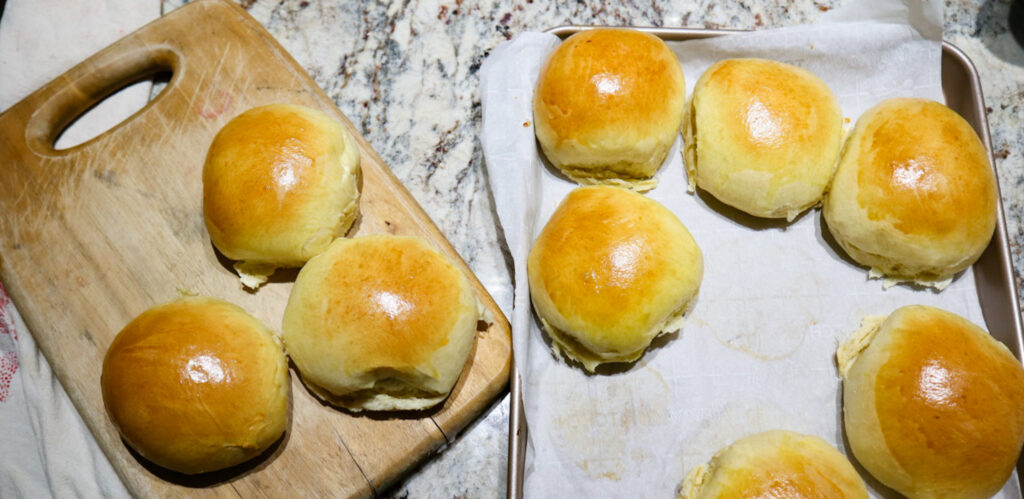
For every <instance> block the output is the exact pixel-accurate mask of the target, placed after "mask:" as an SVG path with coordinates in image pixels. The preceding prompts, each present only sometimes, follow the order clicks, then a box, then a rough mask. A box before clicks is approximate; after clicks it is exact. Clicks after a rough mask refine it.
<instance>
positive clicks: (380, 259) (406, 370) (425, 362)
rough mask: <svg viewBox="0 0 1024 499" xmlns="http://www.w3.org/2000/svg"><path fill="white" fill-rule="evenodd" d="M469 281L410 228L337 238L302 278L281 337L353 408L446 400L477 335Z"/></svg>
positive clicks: (323, 393)
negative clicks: (396, 232) (408, 233)
mask: <svg viewBox="0 0 1024 499" xmlns="http://www.w3.org/2000/svg"><path fill="white" fill-rule="evenodd" d="M479 318H480V309H479V306H478V303H477V300H476V295H475V294H474V292H473V288H472V285H471V284H470V282H469V280H468V279H467V278H466V276H465V275H464V274H463V273H462V272H461V271H459V269H457V268H456V267H455V266H454V265H452V263H451V262H449V261H448V260H447V259H446V258H445V257H444V256H443V255H441V254H440V253H438V252H437V251H436V250H434V249H432V248H430V247H429V246H427V244H426V243H425V242H423V241H422V240H420V239H418V238H413V237H400V236H390V235H375V236H366V237H359V238H355V239H338V240H336V241H335V242H334V243H332V244H331V246H330V247H328V248H327V250H326V251H324V252H323V253H321V254H320V255H318V256H316V257H313V258H312V259H311V260H310V261H309V263H307V264H306V266H305V267H303V268H302V271H301V272H299V276H298V278H297V279H296V280H295V287H294V288H293V289H292V293H291V296H290V298H289V300H288V305H287V307H286V308H285V312H284V327H283V329H284V341H285V345H286V348H287V350H288V354H289V355H290V356H291V358H292V361H294V362H295V365H296V367H297V368H298V370H299V373H300V374H301V375H302V379H303V381H304V382H305V383H306V386H308V387H309V388H310V390H312V391H313V392H314V393H316V394H317V395H318V396H320V397H321V398H323V399H324V400H326V401H327V402H330V403H332V404H334V405H338V406H341V407H346V408H348V409H351V410H356V411H358V410H363V409H367V410H375V411H384V410H418V409H426V408H429V407H432V406H434V405H437V404H438V403H440V402H441V401H443V400H444V399H445V398H446V397H447V396H448V393H449V392H450V391H451V389H452V388H453V387H454V386H455V383H456V381H458V378H459V375H460V373H461V372H462V370H463V367H464V366H465V365H466V362H467V360H468V359H469V354H470V352H471V351H472V348H473V341H474V338H475V337H476V325H477V321H478V320H479Z"/></svg>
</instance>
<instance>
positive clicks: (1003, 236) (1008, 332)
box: [507, 26, 1024, 499]
mask: <svg viewBox="0 0 1024 499" xmlns="http://www.w3.org/2000/svg"><path fill="white" fill-rule="evenodd" d="M595 27H596V26H559V27H556V28H551V29H549V30H547V32H548V33H552V34H554V35H556V36H558V37H559V38H562V39H564V38H566V37H568V36H570V35H572V34H574V33H577V32H579V31H584V30H587V29H593V28H595ZM633 29H636V30H639V31H644V32H646V33H651V34H653V35H655V36H658V37H660V38H661V39H663V40H665V41H667V42H683V41H687V40H697V39H701V38H711V37H715V36H723V35H729V34H734V33H741V32H742V30H715V29H692V28H633ZM942 91H943V94H944V95H945V98H946V105H947V106H949V107H950V108H952V109H953V110H954V111H956V112H957V113H960V115H961V116H963V117H964V119H966V120H967V122H968V123H970V124H971V126H972V127H974V130H975V131H976V132H978V135H979V136H980V137H981V140H982V142H983V143H984V144H985V148H986V149H988V154H989V163H990V164H991V165H992V169H993V170H995V161H994V158H993V157H992V139H991V137H990V136H989V131H988V118H987V117H986V114H985V99H984V97H983V96H982V92H981V79H980V78H979V77H978V71H977V70H976V69H975V67H974V63H973V62H971V59H970V58H969V57H967V54H965V53H964V52H963V51H962V50H960V49H959V48H957V47H956V46H955V45H953V44H952V43H949V42H946V41H943V42H942ZM998 178H999V177H998V175H997V176H996V179H997V184H998ZM998 209H999V216H998V217H997V226H996V232H995V234H994V235H993V237H992V241H991V242H990V243H989V245H988V248H987V249H986V250H985V252H984V253H983V254H982V255H981V258H980V259H978V261H977V262H976V263H975V264H974V278H975V281H976V285H977V291H978V300H979V302H980V304H981V310H982V313H983V314H984V316H985V325H986V326H987V328H988V330H989V332H990V333H991V334H992V336H993V337H995V338H996V339H997V340H999V341H1001V342H1003V343H1004V344H1005V345H1006V346H1007V347H1008V348H1009V349H1010V351H1011V352H1013V354H1014V355H1015V356H1017V358H1018V359H1024V349H1022V348H1024V333H1022V330H1021V316H1020V305H1019V302H1018V301H1017V287H1016V284H1015V282H1014V274H1013V262H1012V261H1011V259H1010V247H1009V238H1008V236H1007V233H1006V218H1005V214H1004V213H1003V203H1002V195H1001V194H1000V200H999V203H998ZM509 390H510V392H511V404H512V407H511V410H510V412H509V430H508V439H509V445H508V481H507V492H508V497H509V498H515V499H519V498H521V497H522V496H523V467H524V461H525V459H526V435H527V431H528V430H527V427H526V418H525V415H524V414H523V397H522V391H521V390H522V386H521V383H520V380H519V371H518V370H517V369H516V366H515V363H513V364H512V371H511V381H510V385H509ZM1017 479H1018V480H1019V481H1021V488H1022V489H1024V460H1021V461H1018V463H1017Z"/></svg>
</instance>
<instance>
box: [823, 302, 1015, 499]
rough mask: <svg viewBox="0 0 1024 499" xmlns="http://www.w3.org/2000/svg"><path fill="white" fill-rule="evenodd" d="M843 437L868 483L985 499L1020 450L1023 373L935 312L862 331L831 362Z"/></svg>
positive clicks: (916, 311) (972, 332)
mask: <svg viewBox="0 0 1024 499" xmlns="http://www.w3.org/2000/svg"><path fill="white" fill-rule="evenodd" d="M837 360H838V361H839V368H840V372H841V374H842V376H843V378H844V381H843V410H844V415H845V417H844V420H845V424H846V436H847V438H848V439H849V442H850V448H851V449H852V450H853V455H854V456H856V457H857V460H858V461H859V462H860V464H861V465H863V466H864V468H865V469H867V470H868V471H869V472H870V473H871V474H872V475H874V476H875V478H877V479H878V480H879V481H881V482H882V483H884V484H885V485H887V486H889V487H891V488H893V489H895V490H896V491H898V492H899V493H901V494H904V495H906V496H907V497H910V498H911V499H914V498H939V497H957V498H987V497H991V496H992V495H993V494H995V493H996V492H998V491H999V489H1000V488H1001V487H1002V486H1003V484H1004V483H1005V482H1006V480H1007V478H1009V477H1010V472H1012V471H1013V467H1014V465H1015V464H1016V462H1017V456H1018V455H1019V454H1020V450H1021V445H1022V444H1024V369H1022V368H1021V364H1020V362H1018V361H1017V359H1015V358H1014V357H1013V355H1012V354H1010V351H1009V350H1007V349H1006V347H1005V346H1003V344H1002V343H999V342H998V341H996V340H995V339H993V338H992V337H991V336H989V334H988V333H987V332H985V330H983V329H981V328H979V327H978V326H975V325H974V324H972V323H970V322H969V321H967V320H966V319H964V318H962V317H960V316H957V315H955V314H952V313H950V312H946V311H943V310H940V309H937V308H932V307H926V306H920V305H917V306H908V307H903V308H900V309H897V310H896V311H895V312H893V313H892V314H891V315H889V317H888V318H886V319H885V321H884V322H882V321H880V320H874V321H865V326H864V327H862V328H861V330H860V331H858V332H857V333H856V334H855V335H854V336H853V337H852V338H851V339H850V340H849V341H848V342H847V343H846V344H844V345H843V346H841V347H840V350H839V352H838V353H837Z"/></svg>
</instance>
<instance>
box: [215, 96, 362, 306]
mask: <svg viewBox="0 0 1024 499" xmlns="http://www.w3.org/2000/svg"><path fill="white" fill-rule="evenodd" d="M358 174H359V150H358V148H357V147H356V144H355V141H354V140H353V139H352V136H351V135H350V134H349V133H348V131H347V130H345V128H344V127H343V126H342V125H341V123H339V122H338V121H337V120H335V119H333V118H331V117H330V116H328V115H326V114H325V113H323V112H321V111H318V110H315V109H311V108H307V107H303V106H296V105H289V104H272V105H268V106H262V107H257V108H253V109H250V110H248V111H246V112H244V113H242V114H240V115H238V116H236V117H235V118H233V119H232V120H231V121H229V122H228V123H227V124H226V125H224V127H223V128H222V129H221V130H220V132H218V133H217V136H216V137H215V138H214V139H213V143H212V144H211V145H210V150H209V152H208V154H207V157H206V163H205V165H204V167H203V212H204V215H205V217H206V228H207V230H208V231H209V233H210V239H211V241H212V242H213V244H214V245H215V246H216V247H217V249H218V250H220V251H221V253H223V254H224V256H226V257H228V258H230V259H232V260H237V261H238V262H237V263H236V264H235V268H236V269H237V270H238V272H239V276H240V277H241V278H242V282H243V284H245V285H246V286H248V287H256V286H258V285H259V284H260V283H262V282H264V281H265V280H266V278H267V276H268V275H270V274H271V273H273V271H274V269H275V268H277V267H297V266H301V265H302V264H303V263H305V262H306V260H308V259H309V258H310V257H312V256H313V255H316V254H318V253H320V252H321V251H323V250H324V249H325V248H327V245H328V244H330V242H331V241H333V240H334V238H336V237H339V236H342V235H344V234H345V232H346V231H347V230H348V228H349V227H350V226H351V225H352V223H353V221H355V218H356V215H357V214H358V204H359V203H358V201H359V192H358V188H357V177H358Z"/></svg>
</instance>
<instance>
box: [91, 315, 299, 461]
mask: <svg viewBox="0 0 1024 499" xmlns="http://www.w3.org/2000/svg"><path fill="white" fill-rule="evenodd" d="M100 384H101V387H102V391H103V402H104V404H105V405H106V408H107V414H108V415H109V416H110V420H111V422H113V423H114V426H115V427H117V429H118V431H120V433H121V435H122V436H123V437H124V439H125V441H126V442H128V445H130V446H131V447H132V448H133V449H135V450H136V451H137V452H138V453H139V454H141V455H142V456H143V457H145V458H146V459H149V460H150V461H152V462H154V463H156V464H158V465H160V466H163V467H165V468H168V469H171V470H174V471H179V472H182V473H189V474H194V473H204V472H208V471H215V470H219V469H223V468H227V467H229V466H234V465H236V464H239V463H242V462H244V461H246V460H248V459H251V458H253V457H255V456H257V455H258V454H260V453H261V452H263V451H264V450H265V449H266V448H268V447H269V446H270V445H271V444H272V443H274V442H275V441H277V440H278V439H279V438H280V437H281V435H282V434H283V433H284V431H285V429H286V428H287V426H288V420H289V409H288V399H289V396H290V393H291V392H290V387H289V383H288V364H287V361H286V359H285V356H284V351H283V350H282V348H281V345H280V343H279V341H278V339H277V337H276V336H275V335H274V333H273V332H271V331H270V330H269V329H267V328H266V327H265V326H264V325H263V324H261V323H260V322H259V321H258V320H256V319H255V318H253V317H252V316H251V315H249V314H248V313H246V312H245V311H244V310H242V309H241V308H239V307H237V306H235V305H232V304H230V303H227V302H224V301H221V300H217V299H213V298H182V299H179V300H176V301H172V302H170V303H167V304H164V305H159V306H156V307H153V308H151V309H149V310H147V311H145V312H143V313H142V314H141V315H139V316H138V317H136V318H135V319H134V320H132V321H131V322H130V323H128V325H127V326H125V327H124V329H122V330H121V332H120V333H119V334H118V335H117V337H116V338H115V339H114V341H113V343H111V345H110V347H109V348H108V349H107V354H106V356H105V357H104V359H103V373H102V375H101V377H100Z"/></svg>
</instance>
